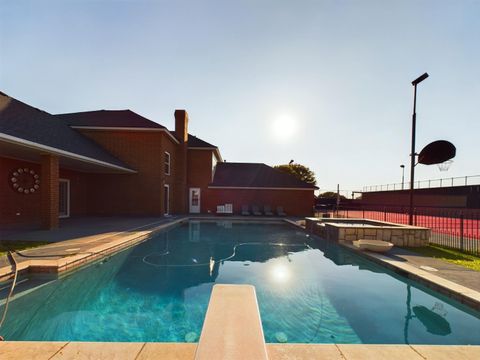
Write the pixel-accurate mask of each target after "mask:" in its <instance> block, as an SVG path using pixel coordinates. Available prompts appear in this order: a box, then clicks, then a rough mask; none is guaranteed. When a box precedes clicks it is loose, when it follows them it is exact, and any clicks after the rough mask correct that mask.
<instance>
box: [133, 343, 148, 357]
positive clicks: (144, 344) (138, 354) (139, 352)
mask: <svg viewBox="0 0 480 360" xmlns="http://www.w3.org/2000/svg"><path fill="white" fill-rule="evenodd" d="M146 345H147V343H146V342H144V343H143V345H142V347H141V348H140V350H139V351H138V353H137V355H136V356H135V358H134V359H133V360H137V359H138V357H139V356H140V354H141V353H142V351H143V348H144V347H145V346H146Z"/></svg>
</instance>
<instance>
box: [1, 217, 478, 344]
mask: <svg viewBox="0 0 480 360" xmlns="http://www.w3.org/2000/svg"><path fill="white" fill-rule="evenodd" d="M35 281H37V280H32V281H31V282H35ZM215 283H233V284H252V285H254V286H255V287H256V292H257V297H258V303H259V308H260V313H261V318H262V324H263V328H264V334H265V340H266V341H267V342H271V343H273V342H292V343H385V344H387V343H424V344H480V334H479V331H478V329H479V328H480V315H479V314H478V313H475V312H473V311H472V310H469V309H467V308H466V307H464V306H462V305H461V304H458V303H456V302H455V301H453V300H450V299H448V298H446V297H444V296H442V295H439V294H435V293H433V292H432V291H430V290H427V289H425V288H424V287H422V286H420V285H418V284H415V283H413V282H411V281H409V280H407V279H405V278H403V277H401V276H399V275H397V274H395V273H393V272H390V271H388V270H386V269H384V268H382V267H380V266H378V265H376V264H374V263H372V262H370V261H368V260H367V259H364V258H362V257H359V256H357V255H356V254H355V253H352V252H350V251H348V250H347V249H344V248H342V247H339V246H338V245H337V244H336V243H335V242H331V241H326V240H322V239H319V238H317V237H309V236H307V235H306V234H305V233H304V232H303V231H300V230H297V229H295V228H294V227H292V226H291V225H287V224H283V223H273V224H259V223H242V222H239V223H235V222H233V223H232V222H229V221H221V222H195V221H191V222H189V223H185V224H182V225H179V226H176V227H174V228H171V229H170V230H168V231H164V232H161V233H158V234H157V235H155V236H154V237H153V238H151V239H150V240H148V241H146V242H144V243H141V244H139V245H137V246H135V247H133V248H130V249H128V250H125V251H123V252H121V253H119V254H117V255H115V256H112V257H111V258H109V259H107V260H106V261H103V262H101V263H97V264H94V265H91V266H88V267H86V268H84V269H82V270H79V271H78V272H75V273H73V274H71V275H69V276H66V277H64V278H62V279H59V280H54V281H49V282H45V283H42V284H41V285H40V286H38V287H35V288H32V289H30V290H29V291H26V292H25V293H24V294H23V293H22V294H21V296H18V297H16V298H14V299H13V300H12V302H11V303H10V308H9V311H8V315H7V319H6V322H5V324H4V326H3V328H2V331H1V335H3V336H4V337H5V338H6V339H7V340H44V341H47V340H48V341H54V340H57V341H68V340H69V341H159V342H185V341H198V336H199V334H200V331H201V328H202V324H203V319H204V316H205V313H206V309H207V305H208V301H209V297H210V292H211V289H212V286H213V285H214V284H215ZM0 310H2V309H0Z"/></svg>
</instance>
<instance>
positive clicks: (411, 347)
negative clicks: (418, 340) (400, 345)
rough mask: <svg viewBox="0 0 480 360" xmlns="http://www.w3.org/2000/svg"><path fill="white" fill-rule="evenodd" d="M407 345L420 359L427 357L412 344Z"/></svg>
mask: <svg viewBox="0 0 480 360" xmlns="http://www.w3.org/2000/svg"><path fill="white" fill-rule="evenodd" d="M408 346H409V347H410V349H412V350H413V351H415V352H416V353H417V354H418V355H419V356H420V357H421V358H422V359H427V357H425V356H423V355H422V354H421V353H420V352H419V351H418V350H417V349H415V348H414V347H413V346H412V345H410V344H408Z"/></svg>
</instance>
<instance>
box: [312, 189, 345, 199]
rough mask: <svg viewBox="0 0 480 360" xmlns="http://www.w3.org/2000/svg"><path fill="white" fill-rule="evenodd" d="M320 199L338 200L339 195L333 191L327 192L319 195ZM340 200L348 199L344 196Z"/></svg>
mask: <svg viewBox="0 0 480 360" xmlns="http://www.w3.org/2000/svg"><path fill="white" fill-rule="evenodd" d="M318 197H319V198H323V199H336V198H337V193H336V192H333V191H327V192H324V193H321V194H320V195H318ZM340 199H341V200H346V199H347V198H346V197H345V196H343V195H340Z"/></svg>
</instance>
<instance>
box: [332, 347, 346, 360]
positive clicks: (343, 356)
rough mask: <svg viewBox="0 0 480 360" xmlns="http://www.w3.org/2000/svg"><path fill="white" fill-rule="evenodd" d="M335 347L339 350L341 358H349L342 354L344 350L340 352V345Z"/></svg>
mask: <svg viewBox="0 0 480 360" xmlns="http://www.w3.org/2000/svg"><path fill="white" fill-rule="evenodd" d="M334 345H335V347H336V348H337V350H338V352H339V353H340V356H341V357H342V359H345V360H346V359H347V357H346V356H345V355H344V354H343V353H342V350H340V348H339V347H338V344H334Z"/></svg>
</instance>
